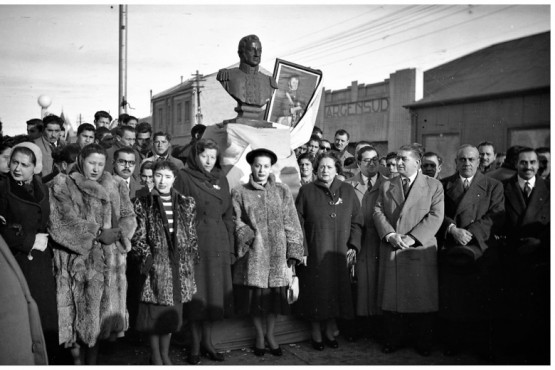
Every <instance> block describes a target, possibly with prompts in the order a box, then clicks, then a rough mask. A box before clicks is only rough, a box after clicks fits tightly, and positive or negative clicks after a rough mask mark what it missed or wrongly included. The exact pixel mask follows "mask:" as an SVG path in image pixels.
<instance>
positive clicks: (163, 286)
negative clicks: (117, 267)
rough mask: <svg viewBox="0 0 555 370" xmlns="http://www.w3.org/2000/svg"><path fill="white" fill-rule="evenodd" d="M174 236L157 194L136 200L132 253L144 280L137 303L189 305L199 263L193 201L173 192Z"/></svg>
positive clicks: (194, 288)
mask: <svg viewBox="0 0 555 370" xmlns="http://www.w3.org/2000/svg"><path fill="white" fill-rule="evenodd" d="M172 204H173V221H174V222H173V229H174V232H173V234H170V231H169V225H168V220H167V218H166V214H165V212H164V206H163V205H162V200H161V199H160V196H159V195H158V193H157V192H155V191H154V190H153V193H151V194H149V195H147V196H145V197H141V198H137V199H136V200H135V203H134V206H135V213H136V215H137V230H136V231H135V234H134V235H133V238H132V240H131V243H132V244H133V248H132V250H131V253H132V254H134V255H136V259H137V260H138V263H139V268H140V270H141V272H142V273H143V274H144V275H146V280H145V283H144V286H143V289H142V292H141V296H140V300H141V302H146V303H155V304H158V305H164V306H173V305H175V304H177V303H182V302H189V301H190V300H191V298H192V297H193V294H194V293H195V292H196V285H195V274H194V264H195V263H196V262H197V261H198V248H197V234H196V229H195V200H194V199H193V198H191V197H186V196H184V195H181V194H179V193H178V192H176V191H172Z"/></svg>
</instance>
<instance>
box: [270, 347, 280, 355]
mask: <svg viewBox="0 0 555 370" xmlns="http://www.w3.org/2000/svg"><path fill="white" fill-rule="evenodd" d="M270 353H271V354H272V355H273V356H283V351H282V350H281V347H280V346H278V347H277V348H272V347H270Z"/></svg>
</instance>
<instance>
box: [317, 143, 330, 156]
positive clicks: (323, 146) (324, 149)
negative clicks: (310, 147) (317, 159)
mask: <svg viewBox="0 0 555 370" xmlns="http://www.w3.org/2000/svg"><path fill="white" fill-rule="evenodd" d="M330 150H331V143H330V142H329V141H328V140H326V139H322V140H321V141H320V150H318V155H320V154H322V153H325V152H329V151H330Z"/></svg>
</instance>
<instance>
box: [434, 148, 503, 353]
mask: <svg viewBox="0 0 555 370" xmlns="http://www.w3.org/2000/svg"><path fill="white" fill-rule="evenodd" d="M455 162H456V169H457V172H456V173H455V174H454V175H452V176H449V177H447V178H445V179H442V180H441V182H442V183H443V187H444V191H445V219H444V220H443V225H442V227H441V230H440V232H439V238H440V240H441V241H442V248H441V251H440V288H439V291H440V318H442V319H443V320H445V321H444V322H443V325H442V327H443V328H444V329H445V333H444V334H445V338H444V339H445V341H444V343H445V348H444V351H445V354H446V355H454V354H455V353H456V352H458V350H459V347H460V345H461V343H462V342H461V341H460V339H461V338H462V337H463V336H464V335H465V334H467V335H469V334H472V338H471V339H469V340H470V341H471V342H472V343H473V344H475V345H477V347H478V348H477V349H478V350H479V351H480V352H482V354H487V353H488V352H490V350H491V342H490V339H491V338H490V336H489V334H490V330H489V329H490V328H491V319H492V308H493V306H492V301H493V300H494V298H495V294H496V290H495V288H494V279H496V278H497V277H498V271H497V270H496V269H498V266H499V264H498V257H497V253H496V252H497V251H496V249H495V245H494V243H495V240H494V234H493V233H494V231H495V229H494V228H495V227H497V228H499V227H500V226H501V225H502V221H503V216H504V212H505V207H504V197H503V186H502V184H501V183H500V182H499V181H497V180H495V179H492V178H490V177H487V176H485V175H483V174H482V173H481V172H480V171H478V168H479V163H480V157H479V153H478V149H477V148H476V147H474V146H472V145H468V144H465V145H462V146H461V147H460V148H459V149H458V151H457V157H456V159H455ZM470 328H472V330H470Z"/></svg>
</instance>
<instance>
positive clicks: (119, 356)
mask: <svg viewBox="0 0 555 370" xmlns="http://www.w3.org/2000/svg"><path fill="white" fill-rule="evenodd" d="M338 342H339V348H338V349H330V348H326V349H325V350H324V351H322V352H320V351H316V350H314V349H313V348H312V346H311V344H310V342H308V341H306V342H301V343H296V344H289V345H283V346H282V349H283V356H282V357H275V356H272V355H271V354H269V353H266V355H265V356H263V357H256V356H255V355H254V354H253V352H252V349H250V348H243V349H240V350H233V351H227V352H225V357H226V360H225V362H213V361H210V360H209V359H206V358H201V362H200V365H210V366H214V365H492V364H493V363H490V362H488V361H486V360H484V359H480V358H479V357H478V356H475V355H473V354H470V353H466V354H465V353H463V354H461V355H458V356H455V357H445V356H444V355H443V354H442V353H441V351H440V350H439V348H436V349H435V350H434V351H433V352H432V354H431V356H430V357H422V356H420V355H418V354H417V353H416V352H415V351H414V350H413V349H412V348H403V349H400V350H398V351H397V352H394V353H392V354H388V355H385V354H383V353H382V352H381V345H379V344H378V343H376V342H374V341H372V340H369V339H360V340H358V341H356V342H353V343H349V342H346V341H345V340H344V339H343V338H341V337H339V338H338ZM170 355H171V358H172V360H173V361H174V365H188V364H187V362H186V358H187V352H186V351H185V350H183V349H180V348H177V347H175V346H172V349H171V354H170ZM148 360H149V348H148V345H147V344H146V343H135V344H132V343H129V342H128V341H125V340H122V341H118V342H117V343H116V344H115V345H114V344H110V345H105V346H104V347H103V348H102V347H101V353H100V356H99V364H100V365H147V364H148Z"/></svg>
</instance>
